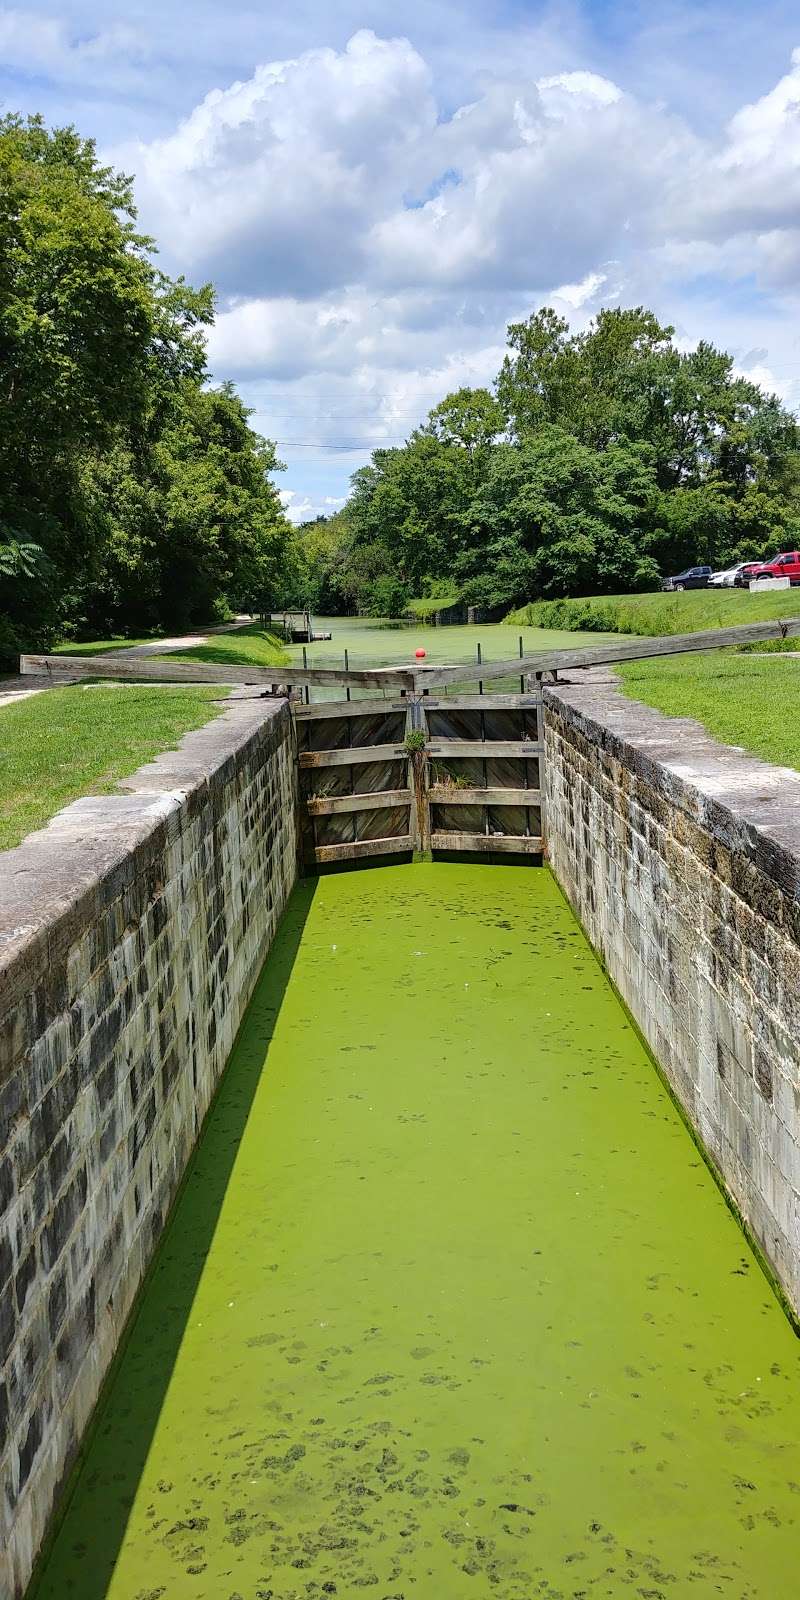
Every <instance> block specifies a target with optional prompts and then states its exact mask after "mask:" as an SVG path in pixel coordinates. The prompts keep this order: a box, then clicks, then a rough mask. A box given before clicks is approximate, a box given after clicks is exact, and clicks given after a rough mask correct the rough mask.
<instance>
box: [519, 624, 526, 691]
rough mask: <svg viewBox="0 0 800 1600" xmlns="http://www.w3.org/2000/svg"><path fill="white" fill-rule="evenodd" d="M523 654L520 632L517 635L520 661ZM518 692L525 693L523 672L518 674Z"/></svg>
mask: <svg viewBox="0 0 800 1600" xmlns="http://www.w3.org/2000/svg"><path fill="white" fill-rule="evenodd" d="M523 655H524V651H523V648H522V634H520V636H519V659H520V661H521V660H522V657H523ZM519 692H520V694H524V693H525V674H524V672H521V673H520V675H519Z"/></svg>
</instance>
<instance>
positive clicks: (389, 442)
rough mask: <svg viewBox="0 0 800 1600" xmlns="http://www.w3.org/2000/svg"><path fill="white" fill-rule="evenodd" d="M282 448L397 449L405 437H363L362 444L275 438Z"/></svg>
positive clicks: (275, 441)
mask: <svg viewBox="0 0 800 1600" xmlns="http://www.w3.org/2000/svg"><path fill="white" fill-rule="evenodd" d="M272 443H273V444H275V445H278V446H279V448H280V449H281V450H381V449H390V450H392V449H396V448H399V446H400V445H403V444H405V439H363V440H362V441H361V443H360V444H323V443H322V442H321V440H317V439H273V441H272Z"/></svg>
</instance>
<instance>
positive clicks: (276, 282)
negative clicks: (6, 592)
mask: <svg viewBox="0 0 800 1600" xmlns="http://www.w3.org/2000/svg"><path fill="white" fill-rule="evenodd" d="M794 52H797V54H796V58H795V55H794ZM0 107H2V109H3V110H19V111H23V112H27V111H41V112H42V113H43V114H44V115H45V117H46V118H47V119H48V120H49V121H51V122H65V121H73V122H75V123H76V124H77V125H78V127H79V128H80V130H81V131H82V132H83V133H85V134H89V135H92V136H94V137H95V138H96V139H97V141H98V144H99V147H100V149H101V151H102V153H103V154H104V155H106V156H107V157H108V158H109V159H110V160H112V161H114V162H115V163H117V164H118V165H120V166H122V167H124V168H125V170H127V171H131V172H133V173H135V174H136V192H137V197H138V202H139V208H140V215H141V220H142V223H143V224H144V226H145V227H146V228H147V229H148V230H149V231H151V232H153V233H154V234H155V235H156V237H157V238H158V240H159V244H160V248H161V256H162V261H163V264H164V266H165V267H166V268H167V269H168V270H170V271H173V272H179V271H183V272H185V273H186V275H187V276H188V277H189V278H190V279H192V280H193V281H195V282H197V281H203V280H205V279H206V278H211V279H213V281H214V282H215V284H216V286H217V291H218V305H219V314H218V320H217V325H216V328H215V330H214V332H213V335H212V337H211V340H210V347H209V354H210V360H211V364H212V367H213V370H214V373H215V374H216V375H217V376H218V377H219V378H224V377H232V378H233V379H234V380H235V381H236V382H237V384H238V385H239V387H240V388H241V390H242V392H243V393H244V395H245V397H246V399H247V400H248V402H249V404H250V405H252V406H253V407H254V409H255V413H256V422H257V424H258V426H259V427H260V428H261V429H262V431H263V432H265V433H267V434H268V435H269V436H270V437H272V438H275V439H277V440H279V441H281V443H280V450H279V453H280V455H281V457H282V458H283V460H284V461H286V463H287V471H286V473H285V474H284V475H283V476H282V479H281V483H282V487H283V490H284V495H285V499H286V503H287V506H288V509H289V511H290V514H291V515H292V516H294V517H295V518H297V519H299V518H301V517H302V516H304V515H308V514H312V513H314V512H316V511H326V510H328V511H329V510H332V509H335V507H336V506H337V505H338V504H340V503H341V501H342V499H343V497H344V495H345V494H346V492H347V483H348V479H349V475H350V473H351V472H352V471H353V470H354V468H355V467H356V466H358V465H359V464H360V463H361V462H363V461H364V460H365V459H367V458H368V455H369V450H370V447H371V446H372V445H373V444H375V443H379V442H383V441H385V442H386V443H390V442H392V443H393V442H398V441H400V440H402V439H403V438H404V437H405V436H406V435H407V433H408V432H409V431H410V429H411V428H412V427H413V426H414V424H415V423H416V422H417V421H418V420H420V418H421V417H423V416H424V414H425V412H426V411H427V410H428V408H429V407H430V406H431V405H432V404H434V403H435V402H436V401H437V400H438V399H439V398H440V397H441V396H442V394H443V393H445V392H446V391H447V390H448V389H449V388H452V387H455V386H457V385H458V384H460V383H480V382H486V381H488V380H489V379H490V378H491V377H492V375H493V374H494V372H495V371H496V370H497V366H498V365H499V361H500V359H501V357H502V352H503V345H504V330H505V326H506V324H507V322H508V321H510V320H512V319H516V318H519V317H521V316H525V315H527V314H528V312H530V311H531V310H533V309H535V308H536V307H537V306H538V305H541V304H544V303H550V304H554V305H555V306H556V307H557V308H558V309H560V310H561V311H562V312H563V313H564V314H565V315H568V316H569V317H570V319H571V320H572V321H573V322H574V323H575V325H576V326H581V325H583V324H584V323H585V322H586V321H587V320H588V319H589V318H590V317H591V316H592V315H593V314H594V313H595V312H596V310H597V309H598V308H599V306H601V305H603V304H632V303H633V304H635V303H639V302H644V303H646V304H649V305H652V306H653V307H654V308H655V310H656V311H657V312H658V313H659V314H660V315H661V316H662V317H663V318H664V320H666V321H670V322H672V323H674V325H675V327H676V330H677V335H678V337H679V338H680V340H681V341H683V342H685V343H686V344H691V343H694V342H695V341H696V340H697V339H698V338H700V337H707V338H711V339H713V340H714V341H716V342H717V343H719V344H722V345H724V346H725V347H726V348H728V349H730V350H731V352H732V353H733V354H734V356H735V359H736V361H737V364H738V365H739V366H740V367H741V369H742V370H743V371H747V372H749V373H750V374H751V375H753V376H754V377H756V379H757V380H758V381H761V382H763V383H764V384H765V385H766V386H767V387H769V388H774V389H776V390H777V391H778V392H779V393H780V394H781V395H782V397H783V398H784V399H785V400H786V401H787V402H788V403H790V404H791V405H793V406H797V405H798V404H800V321H798V315H797V313H798V309H800V293H799V292H798V289H799V285H800V13H799V12H798V10H797V7H796V6H793V5H789V4H783V3H781V4H776V3H774V0H766V3H765V4H763V5H761V6H760V7H753V6H752V5H744V4H742V3H740V0H735V3H729V4H725V5H722V4H714V3H712V4H703V5H701V6H698V5H694V6H689V5H684V4H677V3H676V4H670V3H669V0H666V3H664V4H656V3H650V4H645V3H640V4H638V5H637V4H635V3H633V4H631V3H628V4H624V5H623V4H617V3H616V0H595V3H594V4H580V3H565V4H557V3H553V4H547V5H536V4H521V3H505V4H500V5H491V6H489V5H488V4H478V3H477V0H467V3H462V4H459V5H454V4H450V3H448V0H425V3H421V0H408V3H407V4H406V5H405V6H404V7H403V8H398V7H397V6H396V5H395V4H392V5H389V4H388V3H373V4H363V3H362V4H359V3H358V0H345V3H338V4H334V5H331V4H330V3H327V4H322V3H320V0H294V3H293V4H292V5H291V6H284V7H276V6H274V5H273V6H258V5H253V4H252V3H251V4H243V3H240V0H230V3H227V4H226V5H225V6H221V5H219V4H217V3H215V4H211V3H210V0H195V3H194V4H193V5H192V7H191V10H190V11H189V10H187V9H185V8H184V7H182V6H181V7H179V6H177V5H175V4H172V3H170V0H160V3H156V0H136V3H131V0H121V3H120V4H118V5H117V7H116V8H115V9H114V11H113V13H111V12H110V11H109V9H108V8H107V7H106V6H104V5H101V4H100V3H99V0H60V4H59V5H58V7H57V8H56V7H55V6H54V5H53V4H52V3H51V4H48V0H34V3H28V4H25V5H24V6H22V5H19V6H16V7H14V6H10V7H9V6H3V5H2V4H0Z"/></svg>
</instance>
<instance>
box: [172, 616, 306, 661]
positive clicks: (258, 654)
mask: <svg viewBox="0 0 800 1600" xmlns="http://www.w3.org/2000/svg"><path fill="white" fill-rule="evenodd" d="M159 659H160V658H159ZM165 659H169V660H171V661H207V662H210V663H212V664H213V665H214V666H221V667H226V666H227V667H232V666H240V667H274V666H279V665H280V666H286V665H287V664H288V662H289V659H290V658H289V654H288V652H287V650H286V649H285V647H284V645H283V643H282V641H281V640H280V639H279V638H278V636H277V634H275V633H265V632H264V630H263V629H262V628H259V626H258V623H255V622H254V623H252V624H251V625H250V626H249V627H247V628H236V629H234V631H233V632H232V633H214V634H212V635H211V637H210V638H209V640H208V642H207V643H206V644H195V645H192V646H191V647H190V648H189V649H188V650H170V651H169V652H168V654H167V652H165Z"/></svg>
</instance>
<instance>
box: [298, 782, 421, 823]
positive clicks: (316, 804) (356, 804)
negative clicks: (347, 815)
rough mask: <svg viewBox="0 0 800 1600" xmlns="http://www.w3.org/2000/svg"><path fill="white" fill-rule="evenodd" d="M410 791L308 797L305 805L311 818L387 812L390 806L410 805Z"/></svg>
mask: <svg viewBox="0 0 800 1600" xmlns="http://www.w3.org/2000/svg"><path fill="white" fill-rule="evenodd" d="M411 800H412V794H411V790H410V789H376V790H374V791H373V792H372V793H371V794H332V795H325V796H322V797H320V798H317V797H315V796H313V795H312V796H309V799H308V801H307V802H306V803H307V806H308V811H309V815H310V816H312V817H332V816H335V815H336V813H337V812H340V811H344V812H348V811H387V810H388V809H389V808H390V807H391V806H408V805H410V804H411Z"/></svg>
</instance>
